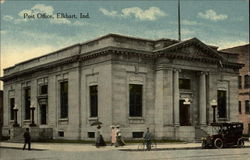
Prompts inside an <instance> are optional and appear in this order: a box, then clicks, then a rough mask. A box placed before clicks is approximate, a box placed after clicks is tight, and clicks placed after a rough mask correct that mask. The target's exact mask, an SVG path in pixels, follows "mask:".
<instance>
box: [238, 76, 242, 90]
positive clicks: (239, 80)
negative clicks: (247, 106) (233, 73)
mask: <svg viewBox="0 0 250 160" xmlns="http://www.w3.org/2000/svg"><path fill="white" fill-rule="evenodd" d="M238 83H239V88H242V85H241V84H242V81H241V76H239V79H238Z"/></svg>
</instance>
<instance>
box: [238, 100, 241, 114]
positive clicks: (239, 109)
mask: <svg viewBox="0 0 250 160" xmlns="http://www.w3.org/2000/svg"><path fill="white" fill-rule="evenodd" d="M238 111H239V113H240V114H241V101H239V108H238Z"/></svg>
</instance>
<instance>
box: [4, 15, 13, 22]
mask: <svg viewBox="0 0 250 160" xmlns="http://www.w3.org/2000/svg"><path fill="white" fill-rule="evenodd" d="M3 20H5V21H13V20H14V17H12V16H10V15H6V16H3Z"/></svg>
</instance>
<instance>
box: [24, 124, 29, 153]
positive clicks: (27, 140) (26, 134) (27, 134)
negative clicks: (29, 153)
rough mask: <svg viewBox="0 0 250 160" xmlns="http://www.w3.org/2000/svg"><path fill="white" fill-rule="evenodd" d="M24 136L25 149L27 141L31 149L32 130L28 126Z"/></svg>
mask: <svg viewBox="0 0 250 160" xmlns="http://www.w3.org/2000/svg"><path fill="white" fill-rule="evenodd" d="M23 137H24V145H23V150H24V149H25V147H26V144H27V143H28V150H30V132H29V128H26V131H25V133H24V134H23Z"/></svg>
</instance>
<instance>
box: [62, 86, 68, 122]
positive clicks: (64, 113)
mask: <svg viewBox="0 0 250 160" xmlns="http://www.w3.org/2000/svg"><path fill="white" fill-rule="evenodd" d="M60 102H61V103H60V105H61V115H60V118H68V81H64V82H61V83H60Z"/></svg>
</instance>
